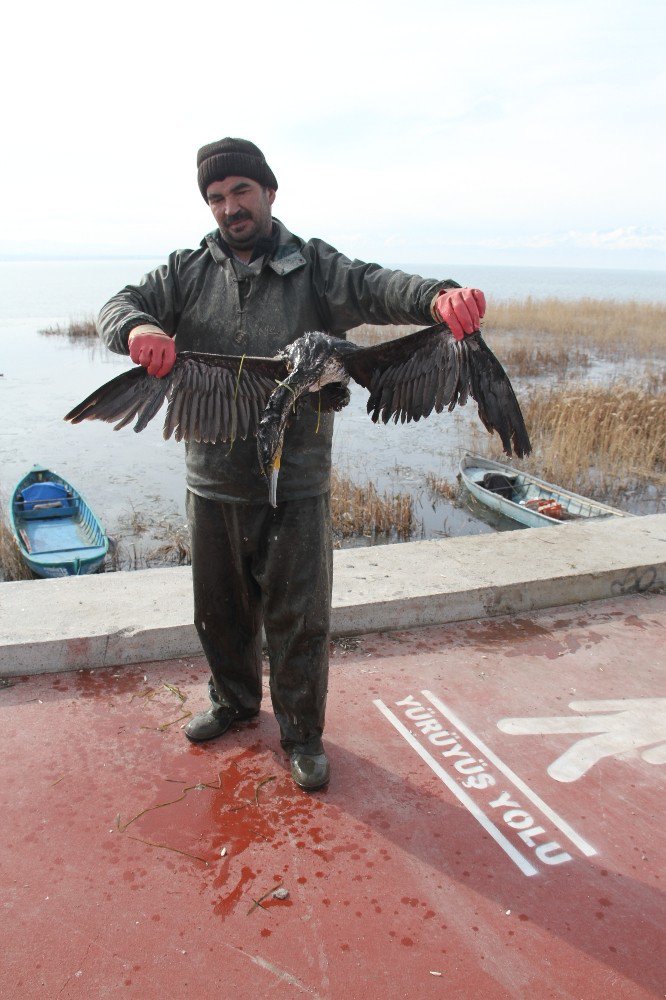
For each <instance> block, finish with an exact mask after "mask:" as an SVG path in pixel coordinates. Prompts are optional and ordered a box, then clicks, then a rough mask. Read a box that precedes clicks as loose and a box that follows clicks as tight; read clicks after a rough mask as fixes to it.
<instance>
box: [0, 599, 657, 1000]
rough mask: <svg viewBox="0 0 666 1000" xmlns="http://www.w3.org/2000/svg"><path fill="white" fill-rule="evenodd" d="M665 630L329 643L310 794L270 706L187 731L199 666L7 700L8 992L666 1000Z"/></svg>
mask: <svg viewBox="0 0 666 1000" xmlns="http://www.w3.org/2000/svg"><path fill="white" fill-rule="evenodd" d="M665 623H666V598H664V597H658V596H652V597H627V598H623V599H620V600H618V601H613V602H608V603H604V604H596V605H592V606H588V607H587V608H580V607H574V608H568V609H565V610H563V609H560V610H557V611H555V612H552V613H548V614H545V613H544V614H533V615H526V616H522V617H518V618H511V619H497V620H491V621H488V620H485V621H482V622H472V623H463V624H457V625H451V626H447V627H443V628H433V629H427V630H423V631H414V632H403V633H394V634H392V635H389V634H386V635H381V636H377V635H375V636H366V637H363V638H361V639H360V640H358V641H351V642H349V643H347V644H346V646H347V648H344V644H343V645H340V644H338V645H336V647H335V650H334V657H333V660H332V672H331V685H330V694H329V711H328V722H327V748H328V751H329V755H330V758H331V764H332V769H333V778H332V782H331V785H330V788H329V789H328V790H327V791H325V792H322V793H317V794H316V795H307V794H305V793H303V792H301V791H300V790H298V789H297V788H295V787H294V786H293V784H292V783H291V780H290V778H289V777H288V774H287V770H286V766H285V764H286V762H285V758H284V755H283V754H282V752H281V751H280V748H279V744H278V733H277V727H276V724H275V721H274V719H273V717H272V713H271V712H270V705H269V702H268V699H267V700H266V703H265V710H264V711H263V712H262V714H261V717H260V720H259V722H257V723H256V724H252V725H250V726H246V727H245V728H242V729H238V730H236V731H233V732H230V733H228V734H227V735H226V736H225V737H224V738H222V739H221V740H218V741H215V742H213V743H210V744H208V745H205V746H192V745H190V744H189V743H188V742H187V741H186V740H185V739H184V738H183V735H182V732H181V731H180V726H181V725H182V724H183V722H182V719H181V720H180V721H177V720H179V718H180V716H182V715H184V714H185V712H187V711H190V710H194V711H197V710H199V709H200V708H201V707H203V705H204V678H205V675H206V671H205V667H204V664H203V662H202V661H200V660H197V661H196V662H194V663H192V662H188V661H183V660H179V661H170V662H165V663H156V664H150V665H147V666H143V667H138V668H135V667H132V668H124V669H122V670H115V671H114V670H106V671H99V672H95V673H90V672H82V673H73V674H62V675H46V676H43V677H39V678H32V679H23V680H18V681H16V683H14V684H13V686H12V687H8V688H4V689H2V690H0V711H1V713H2V726H1V727H0V744H1V746H0V752H1V753H2V760H3V777H2V782H1V785H0V800H1V802H2V824H3V835H2V842H1V844H0V862H1V865H2V878H1V882H2V896H1V899H0V904H1V905H0V913H1V914H2V917H1V918H0V933H1V935H2V938H1V940H2V962H1V968H0V995H1V996H2V997H18V998H33V997H35V998H36V997H40V998H51V997H76V998H79V997H80V998H98V997H100V998H101V997H118V996H123V997H124V996H127V997H140V998H153V997H155V998H157V997H160V998H165V997H168V998H171V997H174V998H179V997H200V998H213V997H215V998H219V997H235V996H243V997H251V998H253V997H272V996H279V997H299V996H312V997H334V998H338V997H340V998H345V1000H348V998H355V997H363V998H366V1000H369V998H375V997H388V998H394V997H395V998H398V997H463V998H466V997H474V998H476V997H484V998H500V997H539V998H544V997H557V998H560V997H562V998H564V997H567V998H569V997H576V998H602V997H607V996H617V997H622V998H634V997H653V996H662V995H663V993H664V985H665V984H666V968H665V963H664V955H663V944H664V925H665V920H664V914H665V909H664V897H663V895H662V879H661V875H662V873H663V862H664V858H665V855H666V851H665V850H664V836H663V827H664V823H663V803H664V798H663V791H664V767H663V764H662V765H661V766H659V764H660V761H661V760H663V759H664V742H665V741H666V732H664V731H663V728H662V730H659V728H658V726H657V723H656V722H655V720H656V719H658V717H659V710H660V708H661V710H662V718H663V705H664V704H666V702H665V701H663V700H662V701H661V702H660V701H658V700H657V699H659V698H660V697H661V698H662V699H663V697H664V695H665V694H666V692H665V691H664V688H663V677H664V671H663V667H664V653H663V649H664V636H665V635H666V632H665V629H664V626H665ZM424 692H425V693H424ZM185 699H186V700H185ZM645 699H653V701H650V702H647V701H646V700H645ZM181 701H182V702H183V703H182V705H181ZM375 702H380V703H381V704H375ZM400 703H402V704H400ZM596 703H602V704H596ZM646 707H647V711H646ZM620 717H622V718H620ZM535 718H536V719H541V720H542V721H541V722H536V723H534V722H533V721H530V720H534V719H535ZM558 718H559V719H560V720H564V721H563V722H562V721H560V722H559V723H557V722H553V721H552V720H553V719H558ZM572 719H573V720H575V721H574V722H573V723H572V722H571V720H572ZM581 719H582V720H583V721H582V722H581ZM622 719H623V720H624V722H622ZM506 720H514V721H513V722H507V721H506ZM515 720H518V721H515ZM520 720H522V721H520ZM543 720H546V721H545V722H544V721H543ZM576 720H577V721H576ZM618 720H620V724H618ZM498 723H500V726H501V728H500V726H498ZM558 726H559V727H560V729H562V728H564V729H566V728H567V727H569V728H572V727H573V728H576V727H578V729H579V731H578V732H575V733H571V732H569V733H567V732H566V731H559V732H552V729H553V727H555V728H557V727H558ZM530 728H532V729H537V730H539V729H540V730H541V732H533V733H529V732H527V731H525V730H529V729H530ZM521 729H522V730H523V732H522V734H521V732H520V730H521ZM586 729H587V731H586V732H585V731H584V730H586ZM544 730H546V731H545V732H544ZM660 732H661V736H660V735H659V733H660ZM627 733H629V737H627ZM632 734H633V735H632ZM627 738H629V739H630V740H632V739H633V743H632V745H631V747H630V748H629V749H627V745H626V739H627ZM623 741H624V742H623ZM595 758H599V759H596V762H595ZM549 767H550V769H551V770H550V773H549V771H548V768H549ZM565 779H566V780H565ZM459 796H462V799H463V801H461V798H460V797H459ZM470 810H472V811H470ZM482 824H483V825H482ZM278 886H282V887H283V888H284V889H286V890H287V892H288V896H287V897H286V898H284V899H276V898H273V897H272V896H271V895H270V891H271V890H272V889H273V888H274V887H278ZM254 901H260V904H259V905H255V902H254Z"/></svg>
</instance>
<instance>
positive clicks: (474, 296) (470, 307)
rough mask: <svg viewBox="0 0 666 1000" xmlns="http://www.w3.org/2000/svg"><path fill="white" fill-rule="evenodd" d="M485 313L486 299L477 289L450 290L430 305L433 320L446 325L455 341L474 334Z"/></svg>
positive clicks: (438, 296)
mask: <svg viewBox="0 0 666 1000" xmlns="http://www.w3.org/2000/svg"><path fill="white" fill-rule="evenodd" d="M485 312H486V299H485V296H484V294H483V292H481V291H479V289H478V288H450V289H449V290H448V291H443V292H440V293H439V295H437V297H436V298H435V301H434V302H433V304H432V314H433V316H434V317H435V319H440V320H441V321H442V322H443V323H446V325H447V326H448V328H449V329H450V331H451V333H452V334H453V336H454V337H455V339H456V340H462V339H463V337H465V336H466V335H467V334H470V333H476V331H477V330H478V329H479V328H480V326H481V320H482V319H483V317H484V315H485Z"/></svg>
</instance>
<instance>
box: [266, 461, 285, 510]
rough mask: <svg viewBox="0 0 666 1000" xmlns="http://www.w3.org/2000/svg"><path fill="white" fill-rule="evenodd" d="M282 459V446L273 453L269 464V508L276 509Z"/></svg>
mask: <svg viewBox="0 0 666 1000" xmlns="http://www.w3.org/2000/svg"><path fill="white" fill-rule="evenodd" d="M281 458H282V446H280V447H279V448H278V450H277V452H276V453H275V457H274V459H273V461H272V463H271V474H270V479H269V481H268V502H269V503H270V505H271V507H277V481H278V476H279V474H280V459H281Z"/></svg>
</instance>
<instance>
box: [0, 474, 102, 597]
mask: <svg viewBox="0 0 666 1000" xmlns="http://www.w3.org/2000/svg"><path fill="white" fill-rule="evenodd" d="M10 524H11V528H12V531H13V533H14V537H15V538H16V542H17V545H18V547H19V550H20V552H21V555H22V556H23V559H24V561H25V563H26V565H27V566H28V568H29V569H30V570H32V572H33V573H34V574H35V575H36V576H40V577H58V576H82V575H84V574H86V573H94V572H95V571H96V570H98V569H99V568H100V566H101V565H102V563H103V562H104V557H105V556H106V554H107V552H108V550H109V539H108V537H107V535H106V532H105V531H104V528H103V527H102V525H101V524H100V523H99V521H98V520H97V518H96V517H95V515H94V514H93V512H92V510H91V509H90V507H89V506H88V504H87V503H86V502H85V500H84V499H83V497H82V496H81V494H80V493H79V492H78V491H77V490H76V489H75V488H74V487H73V486H72V485H71V483H68V482H67V480H66V479H63V478H62V476H59V475H57V474H56V473H55V472H52V471H51V470H50V469H46V468H43V467H41V466H37V465H36V466H35V467H34V468H33V469H31V470H30V472H28V473H27V475H25V476H24V477H23V478H22V479H21V480H20V481H19V482H18V483H17V485H16V487H15V489H14V492H13V494H12V498H11V504H10Z"/></svg>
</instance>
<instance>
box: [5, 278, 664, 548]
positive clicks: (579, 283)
mask: <svg viewBox="0 0 666 1000" xmlns="http://www.w3.org/2000/svg"><path fill="white" fill-rule="evenodd" d="M159 263H160V261H157V260H155V261H151V260H103V261H94V260H89V261H88V260H86V261H16V262H3V261H0V373H2V375H1V377H0V398H1V399H2V420H1V421H0V499H2V501H3V502H4V501H5V500H6V499H7V496H8V495H9V493H10V492H11V489H12V488H13V486H14V484H15V483H16V481H17V480H18V479H19V478H20V476H21V475H23V474H24V473H25V472H26V471H27V469H28V468H30V467H31V466H32V465H33V464H34V463H40V464H44V465H46V466H49V467H51V468H53V469H54V470H55V471H58V472H59V473H60V474H62V475H64V476H65V478H67V479H70V480H71V481H72V482H73V483H75V485H76V486H77V488H79V489H80V490H81V492H82V493H83V494H84V496H85V497H86V498H87V500H88V501H89V503H90V504H91V506H92V507H93V509H94V510H95V512H96V513H97V515H98V516H99V517H100V519H101V520H102V522H103V523H104V525H105V527H106V528H107V530H108V531H109V532H110V533H111V534H116V535H118V534H120V535H123V534H125V535H130V534H131V532H130V531H129V529H128V527H127V523H126V522H127V516H128V514H131V512H132V510H133V509H134V510H136V511H137V512H140V513H141V514H142V515H144V517H145V518H146V519H147V520H149V521H151V522H153V530H152V531H149V532H148V533H147V537H152V536H154V535H155V530H154V525H155V523H160V522H164V521H165V520H166V521H170V522H173V523H176V522H181V523H182V522H183V521H184V470H183V462H184V459H183V448H182V445H178V444H176V443H175V442H173V441H167V442H165V441H164V440H163V439H162V436H161V420H160V419H159V418H158V419H156V420H155V421H154V422H153V423H152V424H151V425H150V426H149V427H148V428H147V429H146V430H145V431H143V432H142V433H141V434H134V433H133V432H132V431H131V429H129V428H126V429H124V430H123V431H120V432H118V433H114V432H113V431H112V429H111V428H110V427H109V426H108V425H106V424H101V423H85V424H82V425H80V426H78V427H71V426H70V425H69V424H66V423H65V422H64V421H63V419H62V417H63V415H64V413H66V412H67V410H68V409H70V408H71V406H72V405H73V404H74V403H76V402H78V401H79V400H81V399H83V398H84V396H86V395H87V394H88V393H89V392H91V391H92V390H93V389H94V388H96V387H97V386H98V385H100V384H101V383H103V382H105V381H107V380H108V379H110V378H112V377H113V376H114V375H115V374H117V373H118V372H120V371H122V370H124V369H125V368H127V367H128V364H129V360H128V359H127V358H124V357H121V356H118V355H114V354H111V353H110V352H108V351H106V350H105V349H104V348H103V347H101V345H94V346H89V345H83V344H71V343H70V342H69V341H68V340H67V339H66V338H64V337H44V336H42V335H40V334H39V332H38V331H39V330H40V329H43V328H44V327H47V326H50V325H53V324H56V323H60V324H67V323H68V322H69V321H70V320H72V319H76V318H81V317H83V316H86V315H90V314H94V313H96V312H97V310H98V309H99V307H100V306H101V305H102V304H103V303H104V302H105V301H106V299H108V298H109V296H110V295H112V294H113V293H114V292H115V291H117V290H118V289H119V288H121V287H122V286H123V285H124V284H126V283H127V282H130V281H136V280H137V279H138V278H139V277H140V276H141V274H143V273H144V272H145V271H147V270H150V269H151V268H152V267H154V266H156V265H157V264H159ZM397 266H402V267H403V268H404V269H406V270H413V271H417V272H418V273H421V274H424V275H426V276H437V275H441V276H447V277H448V276H451V277H454V278H455V279H456V280H458V281H460V282H461V283H464V284H469V285H473V286H476V287H480V288H483V289H484V290H485V291H486V292H487V293H488V295H489V296H491V297H493V298H495V299H506V298H525V297H526V296H528V295H531V296H532V297H534V298H545V297H550V296H554V297H558V298H574V299H575V298H579V297H582V296H589V297H593V298H613V299H634V300H639V301H661V302H663V301H666V282H665V280H664V279H665V277H666V275H665V274H664V273H662V272H648V271H593V270H580V269H570V270H567V269H565V268H510V267H470V266H465V267H455V266H453V265H451V266H446V267H438V266H435V265H428V266H424V265H420V266H417V265H413V266H411V267H410V266H409V265H397ZM365 398H366V394H365V392H364V391H363V390H358V391H355V392H353V393H352V401H351V403H350V405H349V406H348V407H347V408H346V409H345V410H344V411H343V413H342V414H340V415H339V416H338V417H337V418H336V431H335V437H334V461H335V463H336V465H337V467H338V468H339V469H340V470H341V471H342V472H349V474H350V475H351V476H352V477H353V478H354V479H356V480H358V481H360V482H363V481H364V480H366V479H371V480H374V481H375V483H376V484H377V486H378V488H380V489H392V490H400V491H409V492H411V493H412V494H413V496H414V498H415V509H416V515H417V517H418V519H419V521H420V528H419V530H418V532H417V535H416V537H437V536H441V535H446V534H468V533H473V532H483V531H491V530H495V528H496V527H497V525H490V524H486V523H485V522H484V521H482V520H480V519H479V518H478V517H477V516H475V513H473V512H471V511H469V510H467V509H465V508H460V507H455V506H453V505H452V504H449V503H443V502H440V501H437V500H436V499H434V498H433V497H432V496H430V494H429V493H428V491H427V489H426V488H425V487H424V483H423V480H424V476H425V474H426V473H428V472H431V473H434V474H435V475H437V476H443V477H445V478H447V479H448V480H449V481H451V482H452V481H453V480H454V477H455V471H456V470H457V465H458V461H459V458H460V455H461V453H462V452H463V451H464V450H465V449H466V448H469V447H470V445H471V446H472V447H473V446H474V440H475V438H474V435H475V434H478V419H477V417H476V408H475V406H474V404H471V405H468V406H467V407H465V408H464V409H462V410H457V411H455V412H454V413H453V414H442V415H441V416H439V417H436V418H433V419H431V420H429V421H427V422H425V423H420V424H408V425H398V426H395V427H394V426H392V425H391V426H390V427H389V428H385V427H383V426H380V427H378V426H375V425H374V424H372V423H371V422H370V421H369V419H368V417H367V415H366V412H365ZM482 433H485V432H482ZM476 440H478V438H476ZM476 513H478V512H476ZM500 527H508V525H500ZM135 542H136V544H137V545H138V546H139V547H140V546H141V544H142V542H141V540H140V539H139V540H138V541H137V540H136V539H135Z"/></svg>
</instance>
